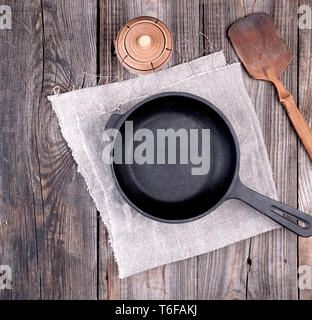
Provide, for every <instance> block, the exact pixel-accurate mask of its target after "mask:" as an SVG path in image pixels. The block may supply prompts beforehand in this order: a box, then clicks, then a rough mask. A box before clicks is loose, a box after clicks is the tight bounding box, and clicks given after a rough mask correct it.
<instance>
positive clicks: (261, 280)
mask: <svg viewBox="0 0 312 320" xmlns="http://www.w3.org/2000/svg"><path fill="white" fill-rule="evenodd" d="M203 4H204V8H206V12H207V14H204V19H205V24H206V25H205V29H204V30H205V34H206V35H207V37H208V39H213V41H212V46H213V47H214V48H215V50H220V49H223V50H224V51H225V54H226V56H227V58H228V60H230V59H232V58H234V57H236V55H235V53H234V50H233V48H232V47H231V44H230V42H229V41H228V39H227V37H226V32H227V30H228V28H229V27H230V26H231V25H232V24H233V23H234V22H236V21H237V20H239V19H241V18H244V17H245V16H246V15H248V14H251V13H255V12H265V13H268V14H270V15H271V16H274V17H275V21H274V22H275V25H276V26H277V27H278V28H279V30H280V32H281V33H282V37H283V38H284V39H285V40H286V42H287V44H288V45H291V46H290V48H291V50H292V51H293V50H294V51H293V53H294V54H296V45H297V41H296V34H297V33H296V32H297V31H296V24H292V25H291V24H288V23H286V20H287V19H289V17H292V19H294V18H295V11H294V10H295V7H296V3H295V2H288V1H287V2H286V1H284V2H282V1H270V0H264V1H253V0H251V1H241V0H230V1H227V2H226V4H225V2H220V1H209V0H207V1H203ZM284 19H285V20H284ZM296 68H297V65H296V60H295V61H293V62H292V65H291V66H290V68H289V69H288V70H287V71H286V74H285V76H284V81H285V83H286V86H287V87H289V85H290V84H291V85H293V88H291V91H292V92H294V94H296V83H297V81H296V76H297V73H296ZM244 80H245V84H246V87H247V90H248V92H249V94H250V96H251V99H252V102H253V104H254V106H255V108H256V112H257V114H258V117H259V120H260V124H261V127H262V132H263V134H264V138H265V142H266V146H267V149H268V153H269V158H270V161H271V165H272V169H273V174H274V179H275V183H276V186H277V189H278V195H279V199H280V200H281V201H282V202H285V203H288V204H290V205H293V206H295V207H296V205H297V202H296V190H297V186H296V183H289V182H290V181H295V182H296V180H297V170H296V165H297V155H296V146H297V144H296V143H297V140H296V136H295V135H294V133H293V132H292V128H291V126H290V124H289V120H288V119H287V117H286V115H285V111H284V110H283V109H282V108H281V106H280V104H279V102H278V99H277V96H276V94H275V91H274V88H273V86H272V85H271V84H269V83H265V82H261V81H255V80H251V79H250V78H249V76H248V75H247V74H246V72H245V71H244ZM278 137H283V139H282V141H281V140H280V139H279V138H278ZM248 243H249V245H248ZM237 245H240V246H241V247H240V250H234V251H233V252H243V255H242V256H241V258H240V259H241V260H239V262H238V267H236V268H235V271H236V274H237V275H238V276H237V278H236V280H235V281H234V283H236V285H235V288H238V289H236V290H235V291H234V292H235V294H236V296H237V297H238V298H242V297H243V291H244V290H245V297H246V298H247V299H273V298H276V299H283V298H284V299H286V298H289V299H292V298H296V297H297V294H296V292H297V291H296V290H297V289H296V288H297V283H296V270H295V269H296V268H295V265H296V254H297V250H296V237H295V236H294V235H292V234H290V233H289V232H287V231H284V230H277V231H273V232H269V233H267V234H264V235H260V236H258V237H255V238H253V239H251V240H249V241H245V242H242V243H240V244H237ZM248 247H249V248H248ZM225 250H226V249H225ZM246 252H247V255H246ZM248 252H249V256H248ZM231 260H232V261H234V258H232V259H231ZM222 261H224V259H223V258H221V259H220V262H222ZM247 261H248V262H249V265H248V266H247V263H246V262H247ZM220 264H221V263H220ZM226 270H228V268H227V269H226ZM212 287H216V288H220V286H219V281H214V282H213V284H210V285H209V288H212ZM225 287H226V286H225ZM237 290H238V291H237Z"/></svg>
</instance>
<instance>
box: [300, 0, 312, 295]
mask: <svg viewBox="0 0 312 320" xmlns="http://www.w3.org/2000/svg"><path fill="white" fill-rule="evenodd" d="M299 5H308V6H309V7H310V8H312V0H305V1H302V0H300V1H299ZM311 12H312V11H311ZM298 47H299V52H298V54H299V56H298V59H299V61H298V65H299V69H298V72H299V74H298V79H299V82H298V86H299V90H298V91H299V95H298V102H299V109H300V111H301V112H302V115H303V117H304V118H305V120H306V121H307V123H308V125H309V126H310V128H312V114H311V113H312V89H311V88H312V30H311V29H299V46H298ZM311 169H312V162H311V160H310V159H309V157H308V156H307V154H306V152H305V150H304V149H303V147H302V145H299V146H298V197H299V199H298V201H299V208H300V210H303V211H305V212H307V213H309V214H310V215H312V197H311V194H312V170H311ZM298 250H299V252H298V257H299V259H298V266H299V267H300V266H307V267H309V268H312V239H311V238H310V239H299V247H298ZM299 297H300V299H302V300H311V299H312V288H310V289H309V288H306V289H302V290H300V292H299Z"/></svg>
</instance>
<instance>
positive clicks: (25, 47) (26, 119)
mask: <svg viewBox="0 0 312 320" xmlns="http://www.w3.org/2000/svg"><path fill="white" fill-rule="evenodd" d="M10 5H11V8H12V13H13V22H12V30H6V29H4V30H0V38H1V41H0V59H1V63H0V92H1V102H0V108H1V110H0V114H1V116H0V123H1V132H0V137H1V138H0V139H1V143H0V265H9V266H10V267H11V268H12V273H13V286H12V290H8V289H4V290H0V300H3V299H13V300H15V299H39V298H40V296H41V294H40V273H39V270H40V262H39V261H38V255H37V253H38V246H39V241H40V239H39V234H38V230H37V226H36V219H37V215H40V214H42V203H41V192H40V181H39V164H38V157H37V155H36V153H37V152H36V149H37V148H36V125H35V123H36V122H35V121H36V119H37V115H36V110H35V108H34V106H38V103H39V98H40V93H41V90H40V89H41V74H42V69H43V67H42V63H41V58H40V56H42V37H41V30H40V28H39V29H37V28H36V27H35V26H36V24H37V23H40V21H41V8H40V1H19V2H14V3H13V2H10Z"/></svg>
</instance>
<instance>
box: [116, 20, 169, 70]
mask: <svg viewBox="0 0 312 320" xmlns="http://www.w3.org/2000/svg"><path fill="white" fill-rule="evenodd" d="M115 48H116V54H117V57H118V59H119V61H120V63H121V64H122V65H123V66H124V67H125V68H126V69H128V70H129V71H131V72H133V73H151V72H155V71H158V70H160V69H162V68H163V67H164V66H165V65H166V64H167V63H168V61H169V58H170V56H171V53H172V37H171V33H170V31H169V29H168V28H167V27H166V25H165V24H164V23H163V22H161V21H160V20H159V19H156V18H153V17H138V18H135V19H133V20H131V21H129V22H128V23H127V24H126V25H125V26H124V27H123V28H122V29H121V30H120V31H119V33H118V36H117V39H116V41H115Z"/></svg>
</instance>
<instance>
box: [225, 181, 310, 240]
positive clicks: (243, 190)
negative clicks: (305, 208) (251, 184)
mask: <svg viewBox="0 0 312 320" xmlns="http://www.w3.org/2000/svg"><path fill="white" fill-rule="evenodd" d="M230 198H231V199H239V200H242V201H243V202H245V203H247V204H248V205H250V206H251V207H253V208H255V209H256V210H258V211H260V212H261V213H263V214H264V215H266V216H267V217H269V218H271V219H272V220H274V221H275V222H277V223H278V224H280V225H282V226H283V227H285V228H286V229H288V230H290V231H292V232H294V233H296V234H297V235H299V236H301V237H305V238H308V237H311V236H312V217H311V216H309V215H308V214H306V213H304V212H301V211H299V210H296V209H294V208H291V207H289V206H287V205H285V204H282V203H280V202H278V201H275V200H273V199H270V198H268V197H265V196H263V195H261V194H259V193H257V192H255V191H253V190H251V189H249V188H247V187H246V186H245V185H244V184H243V183H242V182H241V181H240V180H239V181H238V182H237V185H236V187H235V188H234V189H233V191H232V194H231V195H230ZM287 217H288V218H294V219H293V221H291V220H289V219H287ZM297 221H298V222H301V223H303V224H304V227H303V226H300V225H298V224H297Z"/></svg>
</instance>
